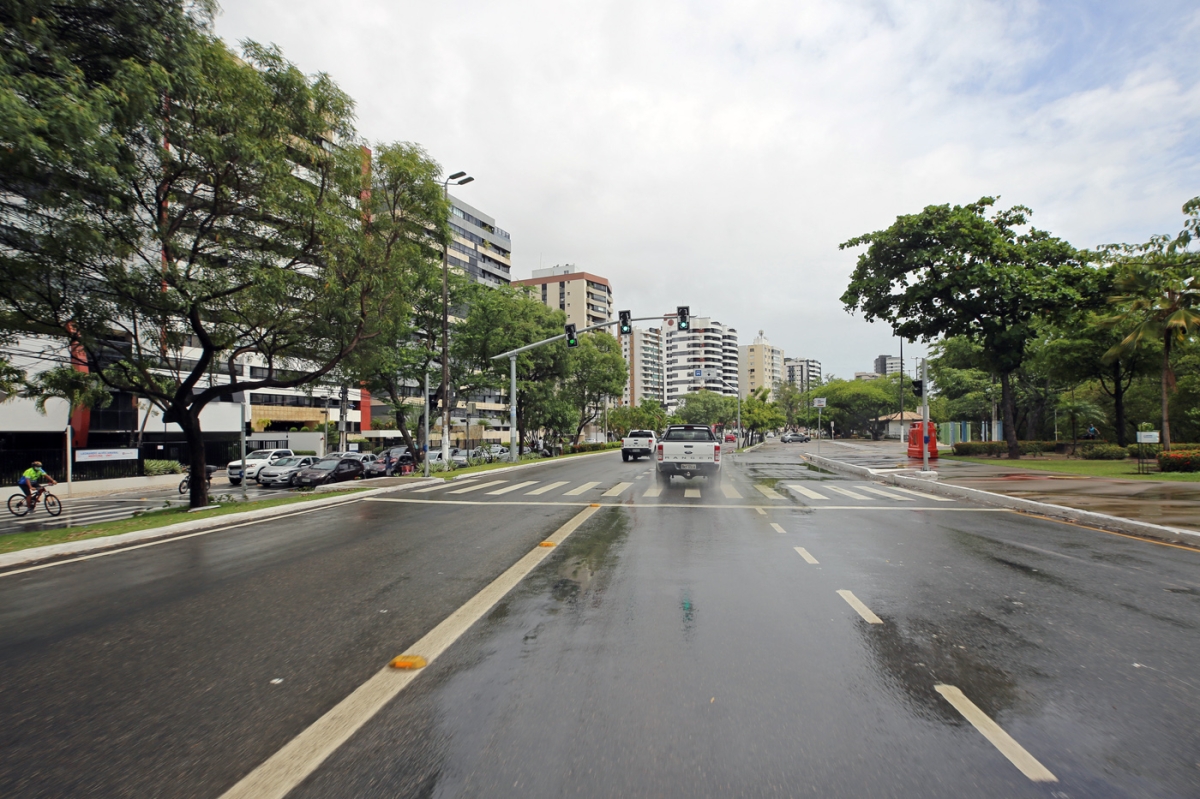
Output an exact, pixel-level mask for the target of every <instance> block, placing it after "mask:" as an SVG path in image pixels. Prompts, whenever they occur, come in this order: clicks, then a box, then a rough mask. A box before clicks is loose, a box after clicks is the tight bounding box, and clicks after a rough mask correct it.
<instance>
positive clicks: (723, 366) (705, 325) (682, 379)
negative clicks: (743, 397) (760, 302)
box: [663, 314, 739, 411]
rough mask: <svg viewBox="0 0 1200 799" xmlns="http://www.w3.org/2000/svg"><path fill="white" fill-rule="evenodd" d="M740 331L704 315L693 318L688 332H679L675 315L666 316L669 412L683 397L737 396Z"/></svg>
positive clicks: (665, 375)
mask: <svg viewBox="0 0 1200 799" xmlns="http://www.w3.org/2000/svg"><path fill="white" fill-rule="evenodd" d="M738 356H739V353H738V341H737V330H735V329H733V328H732V327H727V326H726V325H723V324H721V323H720V322H718V321H716V320H714V319H711V318H709V317H704V316H693V317H692V318H691V324H690V325H689V329H688V330H682V331H681V330H678V329H677V328H676V324H675V317H674V315H673V314H672V315H669V316H667V317H666V334H665V336H664V337H663V359H664V368H663V390H664V395H665V397H666V405H667V410H668V411H674V410H675V409H676V408H678V407H679V404H680V403H681V402H682V401H683V398H684V397H685V396H687V395H688V394H690V393H693V392H695V391H701V390H707V391H712V392H715V393H717V394H723V395H725V396H727V397H736V396H737V395H738V360H739V357H738Z"/></svg>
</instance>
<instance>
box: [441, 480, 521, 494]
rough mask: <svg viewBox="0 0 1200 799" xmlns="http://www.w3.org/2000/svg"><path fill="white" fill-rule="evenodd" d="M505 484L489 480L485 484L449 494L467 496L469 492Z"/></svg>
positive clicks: (460, 489) (502, 481) (478, 484)
mask: <svg viewBox="0 0 1200 799" xmlns="http://www.w3.org/2000/svg"><path fill="white" fill-rule="evenodd" d="M507 482H508V481H507V480H490V481H488V482H486V483H477V484H475V485H470V486H467V487H466V488H459V489H457V490H455V491H451V492H450V493H451V494H469V493H470V492H472V491H478V490H479V489H481V488H490V487H491V486H498V485H500V484H501V483H507Z"/></svg>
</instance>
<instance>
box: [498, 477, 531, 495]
mask: <svg viewBox="0 0 1200 799" xmlns="http://www.w3.org/2000/svg"><path fill="white" fill-rule="evenodd" d="M536 484H537V480H526V481H525V482H524V483H517V484H516V485H511V486H505V487H504V488H497V489H496V490H495V491H489V492H488V496H489V497H495V496H499V495H500V494H507V493H508V492H509V491H516V490H517V489H518V488H528V487H529V486H531V485H536Z"/></svg>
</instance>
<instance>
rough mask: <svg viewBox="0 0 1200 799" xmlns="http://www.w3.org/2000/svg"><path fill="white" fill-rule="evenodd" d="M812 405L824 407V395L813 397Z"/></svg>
mask: <svg viewBox="0 0 1200 799" xmlns="http://www.w3.org/2000/svg"><path fill="white" fill-rule="evenodd" d="M813 407H814V408H824V407H825V398H824V397H813Z"/></svg>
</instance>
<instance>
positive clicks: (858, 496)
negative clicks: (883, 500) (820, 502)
mask: <svg viewBox="0 0 1200 799" xmlns="http://www.w3.org/2000/svg"><path fill="white" fill-rule="evenodd" d="M825 487H826V488H828V489H829V490H830V491H836V492H838V493H839V494H841V495H842V496H844V497H850V499H870V497H866V496H863V495H862V494H858V493H855V492H854V491H850V490H849V489H846V488H838V487H837V486H825Z"/></svg>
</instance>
